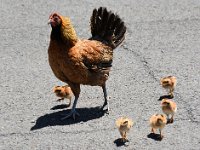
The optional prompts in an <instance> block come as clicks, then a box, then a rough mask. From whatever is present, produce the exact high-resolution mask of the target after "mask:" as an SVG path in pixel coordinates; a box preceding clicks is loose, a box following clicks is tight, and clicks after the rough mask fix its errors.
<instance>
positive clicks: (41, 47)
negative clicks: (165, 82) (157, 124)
mask: <svg viewBox="0 0 200 150" xmlns="http://www.w3.org/2000/svg"><path fill="white" fill-rule="evenodd" d="M99 6H106V7H107V8H108V9H109V10H113V11H114V12H117V13H118V14H119V15H120V17H122V18H123V19H124V21H125V23H126V26H127V34H126V40H125V42H124V43H123V44H122V45H121V46H120V47H119V48H118V49H117V50H115V52H114V63H113V68H112V71H111V74H110V78H109V80H108V82H107V87H108V93H109V96H111V99H110V108H111V112H110V114H109V115H106V114H102V113H100V112H99V111H98V106H101V105H102V104H103V93H102V90H101V88H100V87H90V86H82V87H81V89H82V92H81V95H80V99H79V101H78V105H77V108H78V112H79V113H80V114H81V116H80V117H79V118H78V119H77V120H76V121H75V122H74V121H73V120H72V119H69V120H65V121H60V118H61V114H63V113H67V112H68V111H69V110H66V109H61V108H62V107H61V106H63V105H62V103H58V102H56V100H57V98H56V96H55V95H54V94H53V93H52V88H53V86H55V85H62V84H63V83H61V82H60V81H58V80H57V79H56V78H55V77H54V75H53V73H52V71H51V69H50V67H49V64H48V57H47V48H48V43H49V35H50V32H51V28H50V26H48V25H47V21H48V17H49V15H50V13H52V12H54V11H57V12H59V13H61V14H62V15H66V16H70V18H71V20H72V22H73V24H74V27H75V29H76V31H77V34H78V36H79V37H81V38H89V37H90V35H91V34H90V29H89V19H90V16H91V13H92V10H93V9H94V8H98V7H99ZM0 11H1V13H0V22H1V23H0V35H1V36H0V41H1V42H0V72H1V73H0V78H1V80H0V149H1V150H4V149H5V150H10V149H14V150H22V149H24V150H28V149H43V150H46V149H48V150H49V149H51V150H55V149H59V150H60V149H67V150H71V149H73V150H78V149H94V150H97V149H137V150H140V149H149V150H151V149H155V150H157V149H166V150H175V149H176V150H198V149H200V107H199V104H200V102H199V97H200V88H199V85H200V83H199V82H200V63H199V60H200V1H199V0H148V1H145V0H140V1H136V0H126V1H124V0H118V1H114V0H109V1H108V0H101V1H91V0H84V1H80V0H65V1H58V0H51V1H49V0H40V1H39V0H29V1H27V0H21V1H19V0H18V1H16V0H9V1H8V0H1V1H0ZM167 75H174V76H176V77H177V79H178V84H177V88H176V90H175V97H174V101H175V102H176V103H177V105H178V112H177V114H176V116H175V122H174V124H170V125H167V126H166V128H165V129H164V139H163V140H162V141H156V140H154V139H152V138H149V137H148V135H149V133H150V127H149V124H148V120H149V118H150V116H151V115H153V114H154V113H161V109H160V101H158V99H159V97H160V96H162V95H164V94H166V92H165V90H163V89H162V88H161V87H160V85H159V79H160V78H161V77H163V76H167ZM124 115H125V116H129V117H131V118H132V119H133V120H134V122H135V124H134V127H133V128H132V130H131V131H130V133H129V135H128V138H129V141H130V142H129V143H128V145H126V146H124V145H118V144H116V142H118V138H119V137H120V135H119V132H118V131H117V129H116V127H115V120H116V119H117V118H118V117H120V116H124Z"/></svg>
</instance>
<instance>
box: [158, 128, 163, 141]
mask: <svg viewBox="0 0 200 150" xmlns="http://www.w3.org/2000/svg"><path fill="white" fill-rule="evenodd" d="M159 131H160V140H162V139H163V134H162V130H161V129H159Z"/></svg>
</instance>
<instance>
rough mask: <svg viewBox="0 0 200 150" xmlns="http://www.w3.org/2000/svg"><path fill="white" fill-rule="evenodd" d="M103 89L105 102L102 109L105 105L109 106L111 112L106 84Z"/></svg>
mask: <svg viewBox="0 0 200 150" xmlns="http://www.w3.org/2000/svg"><path fill="white" fill-rule="evenodd" d="M102 89H103V94H104V99H105V101H104V104H103V106H102V110H103V109H104V107H105V106H107V109H106V110H107V112H109V110H110V108H109V102H108V95H107V90H106V84H105V85H103V86H102Z"/></svg>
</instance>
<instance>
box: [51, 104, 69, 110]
mask: <svg viewBox="0 0 200 150" xmlns="http://www.w3.org/2000/svg"><path fill="white" fill-rule="evenodd" d="M69 106H70V105H67V104H61V105H56V106H54V107H52V108H51V110H57V109H65V108H67V107H69Z"/></svg>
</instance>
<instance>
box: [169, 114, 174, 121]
mask: <svg viewBox="0 0 200 150" xmlns="http://www.w3.org/2000/svg"><path fill="white" fill-rule="evenodd" d="M173 122H174V115H173V114H172V117H171V118H170V120H169V123H173Z"/></svg>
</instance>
